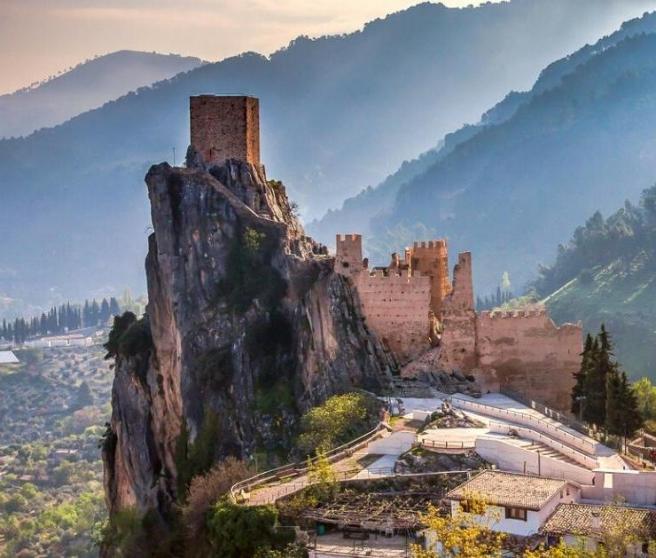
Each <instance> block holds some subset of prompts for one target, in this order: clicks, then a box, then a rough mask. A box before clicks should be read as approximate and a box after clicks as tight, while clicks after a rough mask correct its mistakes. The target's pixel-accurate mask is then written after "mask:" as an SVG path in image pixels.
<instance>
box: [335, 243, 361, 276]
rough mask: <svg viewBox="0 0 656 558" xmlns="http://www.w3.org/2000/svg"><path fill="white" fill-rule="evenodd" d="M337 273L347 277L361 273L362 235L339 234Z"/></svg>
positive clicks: (336, 258)
mask: <svg viewBox="0 0 656 558" xmlns="http://www.w3.org/2000/svg"><path fill="white" fill-rule="evenodd" d="M335 246H336V250H335V271H336V272H337V273H339V274H341V275H345V276H347V277H353V276H355V275H357V274H358V273H360V272H361V271H362V270H363V269H364V266H363V264H362V235H360V234H345V235H341V234H338V235H337V237H336V239H335Z"/></svg>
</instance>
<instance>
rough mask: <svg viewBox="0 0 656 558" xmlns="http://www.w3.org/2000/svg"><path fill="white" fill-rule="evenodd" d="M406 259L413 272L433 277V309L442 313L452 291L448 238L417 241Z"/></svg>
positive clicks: (438, 314)
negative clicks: (444, 303)
mask: <svg viewBox="0 0 656 558" xmlns="http://www.w3.org/2000/svg"><path fill="white" fill-rule="evenodd" d="M406 261H407V263H409V264H410V267H411V269H412V272H413V273H415V272H419V273H421V274H422V275H428V276H429V277H430V278H431V300H430V306H431V310H432V311H433V312H435V315H436V316H438V317H439V316H440V315H441V313H442V303H443V301H444V299H445V297H446V296H447V295H448V294H449V293H450V292H451V282H450V281H449V251H448V248H447V243H446V240H431V241H429V242H415V243H414V245H413V247H412V248H411V249H409V250H407V251H406Z"/></svg>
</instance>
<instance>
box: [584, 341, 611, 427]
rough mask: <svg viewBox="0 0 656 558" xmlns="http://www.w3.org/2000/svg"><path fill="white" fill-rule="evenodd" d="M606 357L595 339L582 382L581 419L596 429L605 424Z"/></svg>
mask: <svg viewBox="0 0 656 558" xmlns="http://www.w3.org/2000/svg"><path fill="white" fill-rule="evenodd" d="M605 360H606V356H605V355H604V353H603V351H602V349H601V346H600V341H599V338H598V337H596V338H595V339H594V341H593V343H592V350H591V351H590V361H589V364H588V366H587V370H586V374H585V382H584V390H583V391H584V394H585V398H586V399H585V405H584V406H583V419H584V420H585V421H586V422H587V423H589V424H594V425H595V426H597V427H602V426H604V425H605V424H606V375H607V367H606V363H605Z"/></svg>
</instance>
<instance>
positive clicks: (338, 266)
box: [335, 235, 582, 410]
mask: <svg viewBox="0 0 656 558" xmlns="http://www.w3.org/2000/svg"><path fill="white" fill-rule="evenodd" d="M447 266H448V250H447V244H446V241H443V240H436V241H431V242H421V243H418V242H416V243H414V245H413V246H412V247H411V248H406V249H405V251H404V256H403V259H401V258H400V257H399V256H398V255H396V254H393V255H392V260H391V263H390V265H389V267H387V268H385V269H377V270H375V271H374V273H370V272H369V270H367V269H366V267H367V266H366V263H365V264H363V260H362V237H361V236H360V235H345V236H341V235H338V236H337V253H336V257H335V270H336V271H337V272H338V273H341V274H343V275H346V276H348V277H351V279H352V280H353V281H354V283H355V285H356V286H357V290H358V293H359V296H360V300H361V304H362V311H363V315H364V316H365V319H366V322H367V324H368V325H369V327H371V328H372V329H373V330H374V331H375V332H376V334H377V335H378V336H379V337H380V338H382V339H383V340H384V342H385V344H386V345H387V346H388V347H389V348H390V349H391V350H392V351H393V352H394V354H395V355H396V357H397V359H398V360H399V362H400V364H402V365H405V364H408V363H410V362H411V361H413V360H414V359H416V358H417V357H419V356H421V355H422V354H423V353H424V352H426V351H427V350H428V349H429V348H431V346H433V345H435V344H437V343H438V339H439V335H435V333H436V332H437V331H439V330H441V339H439V345H440V349H439V355H438V356H437V367H438V368H439V369H440V370H443V371H451V372H453V371H459V372H464V373H466V374H473V375H474V376H476V379H477V380H478V382H479V384H480V385H481V387H482V388H483V390H484V391H487V390H489V391H498V390H500V389H504V388H508V389H512V390H513V391H516V392H519V393H521V394H522V395H524V396H525V397H527V398H532V399H535V400H537V401H540V402H542V403H545V404H547V405H549V406H551V407H553V408H556V409H562V410H566V409H569V403H570V399H569V398H570V393H571V389H572V387H573V383H574V378H573V374H574V373H575V372H576V371H577V370H578V367H579V364H580V353H581V351H582V330H581V327H580V325H572V324H566V325H563V326H561V327H557V326H556V325H555V324H554V322H553V321H552V320H551V319H550V318H549V316H548V315H547V313H546V311H545V310H544V308H541V309H538V310H531V311H517V312H497V313H490V312H483V313H481V314H480V315H479V314H477V313H476V311H475V306H474V290H473V270H472V255H471V253H470V252H463V253H461V254H459V255H458V263H457V264H456V265H455V267H454V271H453V281H452V282H450V281H449V274H448V267H447ZM436 308H437V309H439V311H438V312H436V311H435V309H436ZM436 318H437V319H436ZM438 324H439V325H438Z"/></svg>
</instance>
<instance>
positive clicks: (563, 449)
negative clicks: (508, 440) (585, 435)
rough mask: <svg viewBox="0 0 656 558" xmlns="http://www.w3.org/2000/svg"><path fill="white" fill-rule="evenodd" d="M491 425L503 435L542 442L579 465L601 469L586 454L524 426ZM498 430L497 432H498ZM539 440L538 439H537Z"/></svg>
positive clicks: (493, 423) (492, 422)
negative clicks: (512, 432)
mask: <svg viewBox="0 0 656 558" xmlns="http://www.w3.org/2000/svg"><path fill="white" fill-rule="evenodd" d="M490 425H491V426H492V425H494V427H495V428H497V429H498V430H501V431H502V433H505V434H510V432H511V431H515V432H517V435H518V436H520V437H522V438H526V439H528V440H529V441H531V442H540V443H543V444H545V445H546V446H548V447H549V448H550V449H552V450H554V451H556V452H558V453H561V454H562V455H563V456H565V457H567V458H569V459H572V460H573V461H576V462H577V464H578V465H582V466H584V467H586V468H588V469H596V468H597V467H599V462H598V461H597V460H596V459H595V458H593V457H590V456H589V455H586V454H584V453H583V452H581V451H579V450H578V449H576V448H573V447H571V446H568V445H567V444H563V443H562V442H560V441H558V440H555V439H553V438H552V437H551V436H549V435H547V434H543V433H541V432H536V431H535V430H532V429H530V428H525V427H522V426H515V425H510V424H503V423H500V422H495V421H490ZM498 430H497V431H498ZM536 438H537V439H536Z"/></svg>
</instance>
